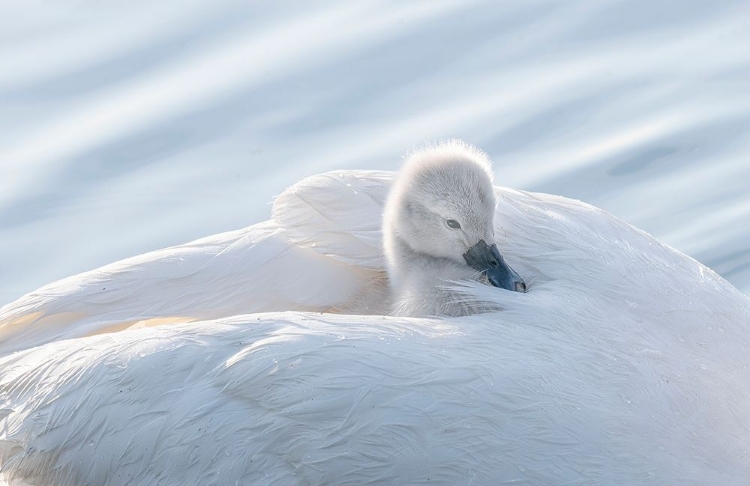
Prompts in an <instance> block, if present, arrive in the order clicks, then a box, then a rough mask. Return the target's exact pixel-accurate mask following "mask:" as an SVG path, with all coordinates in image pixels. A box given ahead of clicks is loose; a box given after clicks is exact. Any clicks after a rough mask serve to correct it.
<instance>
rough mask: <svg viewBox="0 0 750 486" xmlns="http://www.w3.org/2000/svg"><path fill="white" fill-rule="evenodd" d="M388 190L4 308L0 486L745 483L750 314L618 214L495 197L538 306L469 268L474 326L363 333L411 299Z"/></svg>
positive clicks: (380, 178) (334, 197)
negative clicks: (394, 257)
mask: <svg viewBox="0 0 750 486" xmlns="http://www.w3.org/2000/svg"><path fill="white" fill-rule="evenodd" d="M501 172H502V170H500V171H499V172H498V173H501ZM393 177H394V176H393V174H391V173H384V172H354V171H349V172H333V173H328V174H324V175H320V176H315V177H312V178H309V179H306V180H304V181H302V182H300V183H298V184H296V185H295V186H293V187H291V188H290V189H288V190H287V191H285V192H284V193H283V194H282V195H281V196H279V198H277V200H276V201H275V203H274V207H273V217H272V219H271V220H269V221H267V222H264V223H260V224H258V225H254V226H251V227H249V228H246V229H244V230H240V231H234V232H230V233H225V234H221V235H216V236H212V237H209V238H205V239H202V240H198V241H195V242H192V243H189V244H186V245H182V246H178V247H173V248H168V249H165V250H160V251H157V252H153V253H149V254H146V255H142V256H139V257H135V258H131V259H128V260H124V261H121V262H117V263H114V264H112V265H108V266H106V267H102V268H100V269H97V270H93V271H91V272H87V273H84V274H81V275H77V276H74V277H70V278H68V279H65V280H62V281H59V282H56V283H53V284H50V285H48V286H46V287H43V288H41V289H39V290H37V291H35V292H33V293H31V294H28V295H26V296H24V297H22V298H21V299H19V300H18V301H16V302H14V303H11V304H9V305H6V306H5V307H3V308H2V309H0V370H1V371H0V478H2V479H0V483H1V482H2V481H3V480H4V481H6V482H7V483H8V484H11V485H14V484H55V485H59V486H65V485H80V484H107V485H113V486H116V485H126V484H157V483H158V484H161V485H181V484H253V485H271V484H290V483H291V484H312V485H315V484H319V485H322V484H326V485H335V484H362V483H370V484H394V483H399V484H417V483H419V484H427V483H429V484H445V485H448V484H450V485H457V484H474V485H476V484H503V483H509V482H513V483H515V484H563V483H564V484H569V483H576V484H654V485H657V484H658V485H662V484H679V485H690V484H692V485H704V484H724V485H744V484H746V482H747V478H748V477H750V460H748V451H750V380H748V379H747V370H748V365H749V364H750V358H749V357H748V356H749V355H748V346H749V345H750V330H749V322H750V302H749V301H748V298H747V297H745V296H744V295H742V294H741V293H739V292H738V291H737V290H736V289H734V287H732V286H731V285H730V284H729V283H727V282H726V281H725V280H723V279H722V278H721V277H719V276H717V275H716V274H715V273H714V272H712V271H711V270H709V269H707V268H706V267H704V266H703V265H701V264H699V263H698V262H696V261H695V260H693V259H691V258H689V257H687V256H685V255H683V254H681V253H679V252H677V251H675V250H673V249H672V248H669V247H667V246H665V245H662V244H660V243H659V242H658V241H656V240H654V239H653V238H651V237H650V236H649V235H647V234H645V233H643V232H641V231H639V230H637V229H635V228H633V227H631V226H629V225H627V224H626V223H623V222H621V221H619V220H618V219H616V218H614V217H613V216H611V215H609V214H607V213H606V212H604V211H601V210H599V209H596V208H593V207H591V206H588V205H586V204H583V203H580V202H577V201H571V200H569V199H565V198H561V197H555V196H549V195H543V194H531V193H526V192H520V191H514V190H510V189H504V188H497V187H495V188H494V190H493V192H494V198H495V200H496V203H497V206H496V208H495V210H494V213H493V218H492V221H491V224H492V229H493V230H494V242H491V241H486V240H487V239H489V238H490V236H489V233H486V234H484V235H483V237H482V239H483V240H485V244H486V245H487V247H491V246H492V244H493V243H494V244H495V245H496V248H497V252H498V254H499V255H501V256H502V257H503V259H504V262H505V263H506V264H507V266H508V267H509V268H510V269H512V270H513V272H514V273H515V274H516V275H517V276H518V277H519V278H520V279H522V281H523V285H524V287H525V290H526V292H520V291H519V292H514V291H509V290H506V289H504V288H497V287H495V286H492V285H488V283H490V284H491V283H492V282H491V281H490V279H489V277H488V276H487V271H486V269H485V270H480V269H477V268H474V271H475V273H473V274H472V275H473V277H474V278H475V279H474V280H472V279H469V280H461V281H459V282H453V283H451V282H450V281H449V280H446V281H445V282H444V283H441V284H440V287H441V288H445V289H448V290H449V291H450V292H457V294H455V295H465V296H467V299H468V300H467V301H470V302H473V303H483V304H482V305H483V307H482V309H480V310H481V311H482V312H483V313H481V314H473V315H467V316H463V317H452V318H412V317H386V316H383V315H373V314H375V313H376V312H377V313H380V314H384V313H388V312H390V311H391V310H392V309H393V307H392V304H393V302H392V301H391V297H392V298H393V299H398V298H399V297H398V296H399V295H400V294H399V293H398V288H396V289H394V288H390V289H389V286H388V280H389V278H388V275H389V272H391V270H390V268H389V266H388V265H389V263H388V262H387V261H386V259H385V258H384V256H383V253H382V252H383V250H382V237H381V234H382V233H381V222H382V214H383V211H384V205H385V201H386V199H387V198H388V193H389V188H390V185H391V183H392V180H393ZM432 207H433V209H435V210H436V211H437V212H438V213H439V215H440V216H441V217H442V219H443V220H444V221H443V223H444V224H445V227H444V228H445V231H446V232H447V231H448V230H449V229H450V230H456V229H457V228H454V226H455V225H454V224H453V223H448V222H447V220H448V219H450V220H453V221H455V222H456V223H458V224H459V225H461V227H462V228H463V227H464V226H465V224H464V220H460V218H459V216H461V214H459V213H456V214H447V213H446V214H443V212H444V211H447V210H448V209H451V208H449V207H437V206H435V205H432ZM472 214H473V213H472ZM489 224H490V221H489V220H488V221H486V222H485V223H484V226H482V228H484V229H487V228H488V225H489ZM477 227H479V226H477ZM440 231H443V227H441V228H440ZM447 234H450V233H447ZM466 244H467V245H471V246H473V244H474V241H473V240H470V239H467V242H466ZM467 248H469V247H467ZM456 249H457V251H464V249H463V248H462V247H459V246H456ZM460 256H462V255H460ZM450 258H453V261H454V262H455V264H456V265H459V264H461V262H462V260H461V259H460V258H459V257H455V258H454V257H452V256H451V257H450ZM470 260H471V258H469V259H468V260H466V259H464V260H463V262H464V263H465V264H466V265H468V267H472V264H471V261H470ZM456 268H458V267H456ZM513 287H514V289H515V284H514V285H513ZM519 289H520V290H523V289H522V288H520V286H519ZM389 296H391V297H389ZM470 310H472V309H470ZM473 310H477V309H473ZM279 311H292V312H279ZM487 311H489V312H487ZM321 312H323V313H321ZM330 312H336V313H339V314H338V315H337V314H332V313H330ZM356 314H360V315H356ZM178 323H179V325H177V324H178ZM158 324H160V325H159V326H158V327H154V326H156V325H158ZM131 327H134V328H136V329H131V330H124V329H127V328H131ZM72 338H76V339H72Z"/></svg>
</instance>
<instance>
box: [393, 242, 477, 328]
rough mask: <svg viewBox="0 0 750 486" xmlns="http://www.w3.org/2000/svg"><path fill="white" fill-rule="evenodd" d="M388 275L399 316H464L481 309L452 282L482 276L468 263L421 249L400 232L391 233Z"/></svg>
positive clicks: (396, 313)
mask: <svg viewBox="0 0 750 486" xmlns="http://www.w3.org/2000/svg"><path fill="white" fill-rule="evenodd" d="M389 239H390V242H389V243H390V244H389V247H390V248H389V249H390V255H389V257H388V275H389V278H390V286H391V293H392V299H393V313H394V315H398V316H413V317H416V316H441V315H442V316H462V315H467V314H475V313H477V312H481V310H480V309H477V308H475V306H472V305H471V303H469V302H467V301H466V296H465V295H462V294H460V293H459V292H456V291H453V290H451V289H450V288H449V287H450V286H451V285H452V282H455V281H458V280H478V279H479V278H480V275H479V274H478V273H477V272H476V271H474V270H473V269H471V268H470V267H469V266H468V265H462V264H459V263H457V262H455V261H453V260H450V259H448V258H440V257H435V256H432V255H427V254H424V253H420V252H417V251H415V250H414V249H413V248H411V247H410V246H409V245H408V243H406V241H404V240H403V239H402V238H401V237H400V236H399V235H396V234H393V235H390V238H389Z"/></svg>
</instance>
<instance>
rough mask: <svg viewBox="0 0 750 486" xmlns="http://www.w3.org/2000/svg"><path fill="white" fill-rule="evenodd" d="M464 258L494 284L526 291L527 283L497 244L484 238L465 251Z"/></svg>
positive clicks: (508, 288) (507, 288)
mask: <svg viewBox="0 0 750 486" xmlns="http://www.w3.org/2000/svg"><path fill="white" fill-rule="evenodd" d="M464 260H466V263H468V264H469V266H470V267H471V268H473V269H474V270H479V271H480V272H482V273H483V274H485V275H486V276H487V280H489V281H490V283H491V284H492V285H493V286H495V287H501V288H504V289H506V290H515V291H516V292H526V283H524V281H523V279H522V278H521V277H519V276H518V274H517V273H516V272H515V271H514V270H513V269H512V268H510V267H509V266H508V264H507V263H505V260H503V257H502V256H501V255H500V252H499V251H498V250H497V245H492V246H490V245H488V244H487V243H485V241H484V240H480V241H479V243H477V244H476V245H474V246H472V247H471V248H469V251H467V252H466V253H464Z"/></svg>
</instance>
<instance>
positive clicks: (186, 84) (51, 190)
mask: <svg viewBox="0 0 750 486" xmlns="http://www.w3.org/2000/svg"><path fill="white" fill-rule="evenodd" d="M448 137H459V138H463V139H465V140H467V141H468V142H470V143H473V144H475V145H477V146H479V147H481V148H483V149H484V150H486V151H487V152H488V153H489V154H490V156H491V157H492V158H493V160H494V169H495V173H496V180H497V182H498V183H499V184H500V185H504V186H510V187H514V188H518V189H525V190H531V191H542V192H549V193H555V194H561V195H564V196H568V197H572V198H576V199H581V200H583V201H586V202H588V203H591V204H594V205H596V206H599V207H601V208H604V209H606V210H608V211H610V212H612V213H614V214H615V215H617V216H619V217H620V218H622V219H624V220H626V221H628V222H629V223H631V224H633V225H635V226H638V227H640V228H642V229H644V230H646V231H648V232H650V233H652V234H653V235H655V236H656V237H657V238H659V239H660V240H662V241H664V242H666V243H668V244H670V245H672V246H674V247H676V248H678V249H680V250H682V251H683V252H686V253H688V254H690V255H692V256H693V257H695V258H696V259H698V260H700V261H701V262H703V263H705V264H707V265H709V266H710V267H712V268H713V269H715V270H716V271H717V272H719V273H720V274H722V275H723V276H724V277H726V278H727V279H728V280H730V281H731V282H733V283H734V284H735V285H736V286H737V287H738V288H739V289H740V290H742V291H744V292H745V293H750V225H749V224H748V219H749V218H750V2H748V1H747V0H734V1H730V0H715V1H710V2H709V1H695V0H674V1H669V0H666V1H654V0H648V1H646V0H589V1H581V0H577V1H575V2H568V1H547V0H514V1H502V2H494V1H487V2H471V1H467V0H447V1H444V0H437V1H420V2H405V1H402V0H398V1H397V0H393V1H385V0H383V1H380V0H378V1H356V2H345V1H337V2H300V1H270V0H266V1H252V2H250V1H243V2H237V1H229V0H211V1H201V2H198V1H195V0H180V1H161V2H152V1H144V0H130V1H127V2H125V1H114V0H102V1H94V0H78V1H70V0H56V1H51V0H47V1H35V0H24V1H20V0H17V1H10V2H8V1H3V0H0V305H2V304H4V303H8V302H10V301H12V300H14V299H16V298H17V297H19V296H21V295H22V294H24V293H26V292H29V291H32V290H34V289H35V288H37V287H39V286H41V285H44V284H46V283H49V282H51V281H53V280H56V279H59V278H62V277H66V276H68V275H72V274H75V273H78V272H81V271H85V270H89V269H93V268H95V267H97V266H100V265H103V264H106V263H109V262H112V261H115V260H117V259H121V258H124V257H128V256H132V255H136V254H138V253H142V252H146V251H149V250H154V249H158V248H161V247H164V246H167V245H173V244H179V243H183V242H186V241H189V240H191V239H195V238H198V237H201V236H206V235H209V234H213V233H216V232H221V231H225V230H231V229H236V228H241V227H244V226H248V225H250V224H252V223H255V222H258V221H261V220H264V219H266V218H267V217H268V216H269V209H270V206H269V202H270V201H271V199H272V197H273V196H274V195H276V194H278V193H279V192H281V191H282V190H283V189H284V188H285V187H287V186H289V185H290V184H292V183H294V182H295V181H297V180H299V179H301V178H303V177H305V176H307V175H311V174H315V173H319V172H322V171H327V170H331V169H365V168H367V169H396V168H398V166H399V165H400V163H401V156H402V155H403V154H404V152H406V151H408V150H409V149H410V148H412V147H414V146H418V145H422V144H424V143H427V142H432V141H436V140H439V139H443V138H448Z"/></svg>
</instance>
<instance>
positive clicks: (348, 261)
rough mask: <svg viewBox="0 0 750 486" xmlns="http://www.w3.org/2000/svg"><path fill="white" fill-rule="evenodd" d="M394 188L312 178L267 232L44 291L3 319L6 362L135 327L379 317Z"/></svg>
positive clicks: (380, 178)
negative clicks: (279, 316)
mask: <svg viewBox="0 0 750 486" xmlns="http://www.w3.org/2000/svg"><path fill="white" fill-rule="evenodd" d="M391 178H392V174H390V173H383V172H333V173H328V174H323V175H320V176H315V177H311V178H308V179H305V180H303V181H301V182H299V183H298V184H296V185H294V186H292V187H291V188H289V189H287V190H286V191H285V192H284V193H283V194H282V195H281V196H279V197H278V198H277V200H276V201H275V203H274V207H273V219H272V220H270V221H267V222H265V223H260V224H257V225H254V226H250V227H248V228H245V229H242V230H238V231H232V232H228V233H222V234H219V235H214V236H210V237H207V238H203V239H200V240H197V241H194V242H191V243H187V244H184V245H180V246H175V247H171V248H166V249H163V250H158V251H154V252H150V253H146V254H143V255H140V256H137V257H134V258H129V259H126V260H122V261H119V262H116V263H113V264H110V265H106V266H104V267H101V268H98V269H96V270H92V271H89V272H85V273H82V274H79V275H75V276H72V277H69V278H66V279H63V280H60V281H58V282H54V283H52V284H50V285H47V286H44V287H42V288H40V289H38V290H36V291H34V292H31V293H29V294H27V295H25V296H23V297H21V298H20V299H18V300H17V301H15V302H13V303H11V304H8V305H6V306H4V307H3V308H2V309H0V355H1V354H5V353H8V352H12V351H16V350H19V349H24V348H28V347H32V346H37V345H40V344H43V343H46V342H50V341H56V340H59V339H66V338H72V337H80V336H86V335H90V334H97V333H102V332H111V331H116V330H121V329H125V328H128V327H133V326H150V325H159V324H167V323H179V322H190V321H195V320H200V319H215V318H220V317H226V316H231V315H237V314H245V313H255V312H268V311H279V310H296V311H318V312H322V311H332V310H333V311H335V310H347V311H354V312H367V311H369V310H375V308H376V307H377V309H378V311H379V312H382V311H383V310H384V309H387V306H386V307H383V305H382V301H383V299H384V296H383V289H384V284H383V282H382V276H383V272H382V270H383V268H382V266H383V263H382V256H381V250H380V224H381V223H380V219H381V212H382V204H383V200H384V198H385V194H386V193H387V189H388V184H389V181H390V179H391ZM378 302H380V303H381V305H380V306H376V305H375V304H376V303H378Z"/></svg>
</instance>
